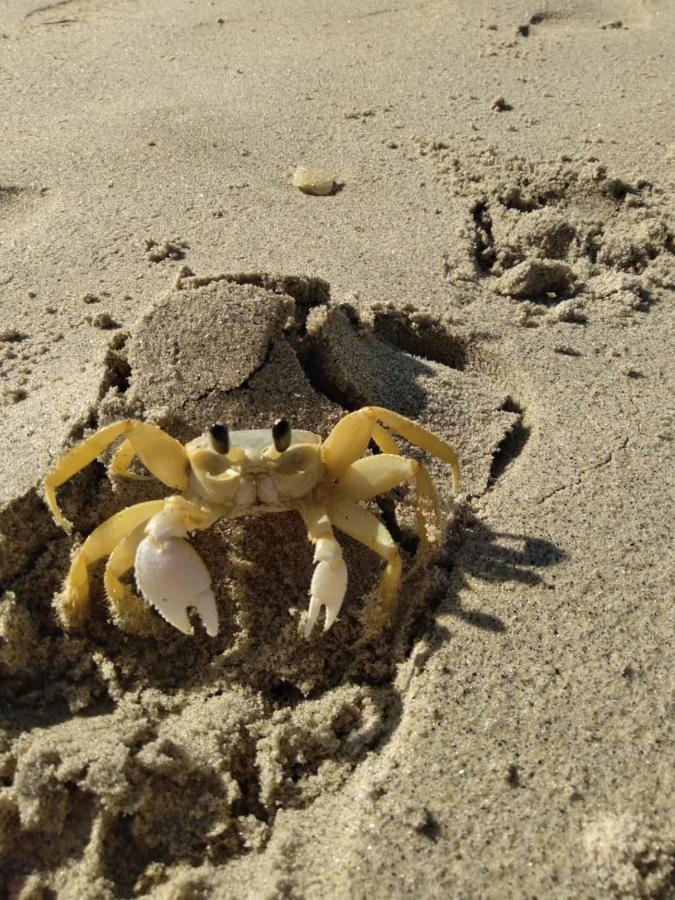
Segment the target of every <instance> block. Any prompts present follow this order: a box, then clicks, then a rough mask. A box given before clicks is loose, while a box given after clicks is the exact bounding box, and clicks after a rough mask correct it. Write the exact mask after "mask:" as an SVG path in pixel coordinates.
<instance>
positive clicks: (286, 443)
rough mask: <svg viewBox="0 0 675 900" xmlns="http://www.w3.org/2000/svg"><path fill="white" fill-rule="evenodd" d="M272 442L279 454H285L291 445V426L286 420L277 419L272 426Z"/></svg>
mask: <svg viewBox="0 0 675 900" xmlns="http://www.w3.org/2000/svg"><path fill="white" fill-rule="evenodd" d="M272 440H273V441H274V447H275V449H276V451H277V453H283V452H284V450H288V448H289V447H290V445H291V426H290V425H289V424H288V421H287V420H286V419H277V420H276V422H275V423H274V425H272Z"/></svg>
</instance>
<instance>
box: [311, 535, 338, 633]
mask: <svg viewBox="0 0 675 900" xmlns="http://www.w3.org/2000/svg"><path fill="white" fill-rule="evenodd" d="M314 561H315V562H318V565H317V567H316V568H315V569H314V575H313V577H312V585H311V587H310V598H309V610H308V611H307V618H306V619H305V628H304V634H305V637H306V638H308V637H309V636H310V634H311V633H312V629H313V628H314V626H315V625H316V620H317V619H318V617H319V612H320V611H321V607H322V606H325V607H326V617H325V619H324V623H323V630H324V631H328V629H329V628H330V627H331V625H332V624H333V622H335V620H336V619H337V617H338V613H339V612H340V607H341V606H342V601H343V600H344V598H345V593H346V591H347V566H346V565H345V561H344V559H343V558H342V550H341V549H340V545H339V544H338V542H337V541H336V540H335V538H319V540H318V541H317V542H316V551H315V553H314Z"/></svg>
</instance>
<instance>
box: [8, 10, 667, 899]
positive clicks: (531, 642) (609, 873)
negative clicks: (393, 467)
mask: <svg viewBox="0 0 675 900" xmlns="http://www.w3.org/2000/svg"><path fill="white" fill-rule="evenodd" d="M674 39H675V11H674V10H673V8H672V5H671V4H669V3H667V2H665V0H651V2H650V0H642V2H638V0H623V2H621V0H617V2H609V0H605V2H588V3H586V2H577V3H575V2H561V3H557V4H556V3H553V2H550V3H549V2H544V3H542V4H540V5H539V6H538V7H536V9H535V8H533V7H531V6H527V5H526V4H524V3H520V2H514V3H508V4H502V3H497V2H494V0H492V2H491V0H479V2H476V3H473V2H472V3H468V2H455V3H447V2H440V0H430V2H425V3H423V2H405V3H396V4H393V5H390V4H388V3H386V2H385V3H377V2H375V0H372V2H356V0H352V2H340V3H335V2H327V0H312V2H309V0H307V2H299V3H294V4H284V3H281V2H278V3H266V4H263V3H258V2H249V0H246V2H244V0H240V2H234V0H218V2H202V0H199V2H192V3H188V2H185V0H163V2H159V0H154V2H153V0H150V2H147V3H143V4H135V3H131V2H121V3H114V4H112V3H109V2H107V0H61V2H57V3H51V4H40V3H38V2H37V0H13V2H0V85H1V86H2V87H1V96H2V101H3V102H2V110H3V115H2V126H3V132H2V136H3V154H2V157H1V158H0V317H1V318H0V402H1V403H2V405H3V406H2V411H3V426H4V427H3V429H2V433H1V434H0V469H1V473H0V474H1V475H2V477H1V478H0V591H1V592H2V601H1V602H0V676H1V678H0V895H2V896H5V895H7V896H9V897H17V898H23V900H28V898H48V897H53V896H56V897H59V898H89V897H90V898H99V897H104V898H105V897H129V896H151V897H154V898H158V900H159V898H162V900H169V898H171V900H174V898H193V897H209V896H215V897H224V898H225V897H232V898H260V897H266V898H276V897H290V898H300V897H302V898H325V897H335V898H352V897H382V898H384V897H416V898H417V897H438V898H441V897H443V898H445V897H462V898H474V897H478V898H483V897H486V898H503V897H532V898H534V897H539V898H541V897H575V898H596V897H621V898H668V897H672V896H674V895H675V784H674V782H675V775H674V773H675V753H674V743H673V732H672V725H673V718H674V715H675V706H674V703H673V687H674V686H675V681H674V676H673V672H674V671H675V659H674V654H673V645H674V634H675V628H674V626H675V613H674V604H673V600H674V599H675V598H674V592H673V555H672V543H671V542H672V536H671V534H670V531H671V526H672V521H673V483H672V472H673V468H672V463H673V460H672V416H673V376H674V374H675V373H674V371H673V369H674V366H673V359H674V354H673V339H672V335H673V333H674V329H673V324H674V323H673V318H674V316H673V304H672V301H673V288H674V287H675V266H674V264H673V262H674V259H675V257H674V251H675V245H674V240H673V231H672V214H673V202H672V188H673V180H674V179H673V156H674V153H673V150H674V146H675V145H674V143H673V128H672V116H670V115H669V100H670V97H671V96H672V91H673V77H672V61H671V59H672V46H673V41H674ZM298 166H308V167H310V168H316V169H318V170H320V171H323V172H325V173H326V174H327V176H328V177H329V178H333V179H334V180H335V189H334V190H333V193H332V194H330V195H326V196H311V195H307V194H305V193H302V192H301V191H299V190H298V189H297V188H296V187H294V186H293V183H292V177H293V173H294V172H295V171H296V169H297V167H298ZM364 403H375V404H379V405H382V406H388V407H390V408H392V409H395V410H398V411H399V412H402V413H404V414H406V415H408V416H410V417H412V418H414V419H415V420H416V421H418V422H420V423H421V424H422V425H424V426H425V427H427V428H429V429H430V430H433V431H435V432H437V433H438V434H440V435H442V436H443V437H444V438H445V439H447V440H448V441H450V442H451V443H452V444H453V445H454V446H455V447H456V448H457V451H458V453H459V455H460V458H461V461H462V468H463V482H462V488H461V493H460V496H459V497H457V498H455V504H454V512H453V514H452V516H451V518H450V520H449V525H448V531H447V535H446V536H445V540H444V543H443V547H442V549H441V551H440V552H439V554H438V555H437V557H436V559H435V561H434V563H433V565H430V566H429V567H428V568H427V569H426V570H425V571H424V572H422V573H420V574H419V575H416V576H415V577H414V578H412V579H409V580H408V581H407V582H406V583H405V585H404V588H403V591H402V595H401V599H400V603H399V607H398V610H397V614H396V616H395V620H394V622H393V623H392V626H391V627H390V628H389V629H388V630H387V631H385V632H383V633H382V635H381V636H380V637H379V638H378V639H377V640H375V641H372V642H369V643H367V644H361V645H359V644H358V639H359V636H360V633H361V618H360V617H361V616H362V614H363V611H364V608H365V607H367V597H368V594H369V591H370V588H371V587H372V585H373V583H374V580H375V579H376V577H377V573H378V571H379V568H380V566H379V563H378V561H377V560H376V559H375V558H373V557H371V556H370V555H369V554H368V553H367V552H366V551H364V550H362V549H361V548H360V547H359V546H358V545H356V544H355V543H354V542H352V541H350V540H349V539H347V538H343V539H342V542H343V546H344V549H345V555H346V559H347V563H348V566H349V572H350V587H349V591H348V595H347V599H346V601H345V605H344V607H343V612H342V614H341V617H340V620H339V622H338V623H337V624H336V625H335V626H334V627H333V629H331V631H329V632H328V633H327V634H325V635H322V634H320V633H317V634H316V635H315V636H314V637H313V638H312V640H310V641H309V642H306V641H305V640H304V639H302V637H301V636H300V634H299V633H298V622H299V621H300V617H301V614H302V610H303V609H305V607H306V603H307V586H308V583H309V580H310V577H311V567H312V552H311V548H310V546H309V545H308V542H307V540H306V536H305V533H304V528H303V525H302V521H301V519H300V518H299V516H296V515H292V514H288V515H279V516H269V517H266V518H262V519H251V520H246V521H244V522H242V521H237V522H230V523H220V524H219V525H217V526H216V527H215V528H213V529H212V530H211V531H209V532H206V533H201V534H199V535H198V536H197V537H196V538H195V545H196V546H197V548H198V549H199V551H200V553H201V554H202V555H203V557H204V559H205V560H206V561H207V564H208V566H209V569H210V571H211V573H212V575H213V583H214V588H215V591H216V595H217V597H218V603H219V615H220V620H221V630H220V633H219V635H218V637H217V638H215V639H211V638H208V637H207V636H206V634H204V633H203V632H199V633H198V634H197V635H196V636H195V637H194V638H189V637H184V636H182V635H181V634H180V633H178V632H177V631H175V630H173V629H171V628H170V627H169V626H167V625H165V623H164V622H163V621H162V620H161V619H159V618H155V619H153V620H151V625H150V626H149V628H147V629H146V630H145V631H144V632H143V633H142V634H138V633H131V632H130V631H129V630H127V631H125V630H123V629H121V628H118V627H115V625H113V624H112V623H111V622H110V621H109V617H108V614H107V610H106V606H105V601H104V599H103V597H102V595H101V591H100V575H101V571H100V567H97V568H96V569H95V570H94V572H93V573H92V583H93V584H94V585H95V586H96V589H95V592H94V603H93V610H92V616H91V619H90V621H89V623H88V625H87V627H86V629H85V630H83V631H82V632H80V633H72V634H64V632H63V631H62V629H61V628H60V627H59V624H58V622H57V620H56V618H55V615H54V610H53V607H52V598H53V596H54V593H55V592H56V591H58V589H59V587H60V584H61V582H62V579H63V577H64V574H65V572H66V571H67V567H68V561H69V556H70V550H71V541H70V539H69V538H68V537H67V536H66V535H65V534H63V533H62V532H60V531H59V530H58V529H57V528H56V526H55V525H54V524H53V523H52V522H51V520H50V517H49V515H48V513H47V511H46V509H45V507H44V504H43V502H42V499H41V496H40V491H39V485H40V479H41V477H42V476H43V475H44V473H45V471H46V470H47V469H48V468H49V466H50V465H51V464H52V463H53V461H54V460H55V458H56V457H57V456H58V455H59V454H60V453H61V452H62V451H63V449H64V448H65V447H66V446H67V445H68V444H69V443H71V442H73V441H74V440H76V439H78V438H80V437H82V436H83V435H85V434H88V433H90V431H91V430H92V429H94V428H96V427H97V426H99V425H102V424H105V423H107V422H109V421H112V420H114V419H115V418H119V417H120V416H138V417H143V418H146V419H149V420H152V421H155V422H157V423H159V424H161V425H162V426H163V427H165V428H166V429H167V430H169V431H170V432H171V433H172V434H174V435H176V436H177V437H179V438H180V439H182V440H187V439H189V438H191V437H194V436H195V435H196V434H199V433H200V432H201V431H202V430H203V428H204V426H205V425H206V424H208V423H210V422H211V421H213V420H214V419H221V420H225V421H228V422H229V423H231V424H232V426H233V427H239V428H247V427H268V426H269V425H270V423H271V422H272V421H273V420H274V419H275V418H277V417H278V416H280V415H283V416H286V417H287V418H289V419H290V420H291V421H292V423H293V424H295V425H297V427H302V428H306V429H311V430H315V431H318V432H320V433H322V434H327V433H328V431H329V429H330V427H331V426H332V425H333V424H334V423H335V422H336V421H338V419H339V418H340V416H341V415H342V414H343V413H344V412H345V411H346V410H351V409H355V408H358V406H360V405H362V404H364ZM430 468H431V472H432V475H433V477H434V479H435V481H436V483H437V485H438V488H439V491H440V493H441V495H442V496H443V497H444V499H445V500H446V501H447V503H448V505H449V506H450V505H452V503H453V498H452V496H451V486H450V478H449V473H448V471H447V468H446V467H444V466H443V465H442V464H441V463H438V462H433V461H432V462H431V463H430ZM160 490H161V489H160V488H158V487H157V486H156V485H152V484H146V483H138V482H133V483H129V482H122V481H118V482H116V483H112V482H111V480H110V479H109V478H108V476H107V474H106V470H105V467H104V466H103V465H100V464H94V465H92V466H91V467H89V469H87V470H86V471H85V472H83V473H82V474H81V475H78V476H77V477H76V478H75V479H73V481H72V482H71V483H70V484H69V485H68V486H67V487H64V488H63V489H62V490H61V492H60V499H61V501H62V503H63V506H64V509H65V511H66V513H67V515H68V516H69V518H71V519H72V520H73V522H74V523H75V532H76V535H78V536H84V535H86V534H87V533H89V532H90V531H91V529H92V528H93V527H94V526H95V525H96V524H97V523H98V522H100V521H102V520H103V518H104V517H105V516H106V515H109V514H111V513H112V512H113V511H115V510H117V509H119V508H121V507H123V506H126V505H128V504H130V503H133V502H137V501H138V500H139V499H147V498H149V497H154V496H158V492H159V491H160ZM380 506H381V509H380V510H379V513H380V515H381V516H383V517H384V519H385V520H386V521H387V523H388V524H390V526H391V527H392V529H393V530H394V532H395V534H396V535H397V537H398V538H399V539H400V541H401V544H402V547H403V551H404V556H405V560H406V563H407V564H409V562H410V559H411V558H412V551H413V550H414V539H413V533H412V525H413V520H414V517H413V508H412V505H411V497H410V494H409V492H408V491H406V490H398V491H396V492H394V494H392V496H391V498H390V499H389V500H387V501H384V502H382V503H381V504H380ZM375 508H376V509H377V507H375Z"/></svg>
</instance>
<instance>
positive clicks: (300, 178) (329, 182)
mask: <svg viewBox="0 0 675 900" xmlns="http://www.w3.org/2000/svg"><path fill="white" fill-rule="evenodd" d="M293 185H294V186H295V187H296V188H298V190H300V191H302V192H303V194H315V195H316V196H319V197H325V196H326V195H327V194H332V193H333V191H334V190H335V179H334V178H333V176H332V175H328V174H327V173H326V172H322V171H321V169H315V168H313V167H312V166H298V168H297V169H296V170H295V172H294V173H293Z"/></svg>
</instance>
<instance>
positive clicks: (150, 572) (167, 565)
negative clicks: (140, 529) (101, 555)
mask: <svg viewBox="0 0 675 900" xmlns="http://www.w3.org/2000/svg"><path fill="white" fill-rule="evenodd" d="M171 524H173V523H168V522H167V516H166V515H165V514H164V513H160V514H159V515H157V516H155V517H154V519H151V520H150V523H149V524H148V528H147V531H146V535H147V536H146V537H145V538H144V539H143V540H142V541H141V543H140V544H139V545H138V550H137V551H136V563H135V569H136V583H137V584H138V587H139V589H140V591H141V593H142V594H143V596H144V597H145V599H146V600H147V601H148V603H150V604H152V606H154V607H155V609H157V610H158V611H159V613H160V615H161V616H163V618H165V619H166V621H167V622H169V624H171V625H173V626H174V627H175V628H177V629H178V630H179V631H182V632H183V634H193V633H194V630H193V628H192V625H191V624H190V620H189V618H188V609H189V608H190V607H194V608H195V609H196V610H197V613H198V614H199V617H200V618H201V620H202V622H203V623H204V628H205V629H206V632H207V634H209V635H210V636H211V637H215V635H217V634H218V613H217V611H216V600H215V597H214V596H213V591H212V590H211V576H210V575H209V571H208V569H207V568H206V566H205V565H204V560H203V559H202V558H201V556H200V555H199V554H198V553H197V551H196V550H195V549H194V547H192V546H191V545H190V544H188V542H187V541H186V540H184V539H183V538H182V537H175V536H174V535H172V534H171V531H176V530H177V531H179V533H180V532H182V533H183V534H184V533H185V530H184V529H183V528H180V527H179V528H177V529H176V528H171ZM167 525H168V526H169V527H167Z"/></svg>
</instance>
